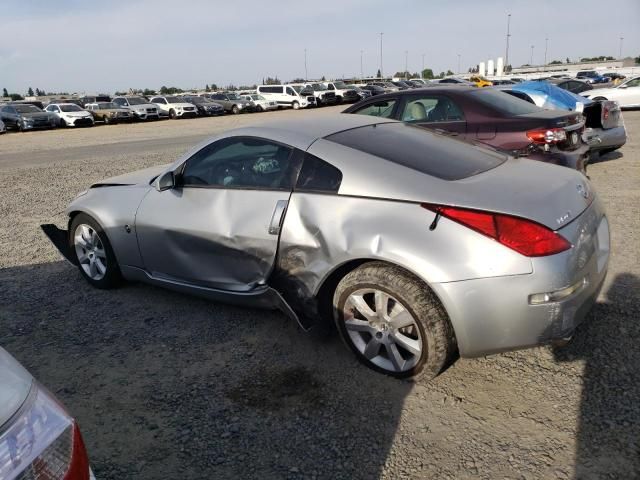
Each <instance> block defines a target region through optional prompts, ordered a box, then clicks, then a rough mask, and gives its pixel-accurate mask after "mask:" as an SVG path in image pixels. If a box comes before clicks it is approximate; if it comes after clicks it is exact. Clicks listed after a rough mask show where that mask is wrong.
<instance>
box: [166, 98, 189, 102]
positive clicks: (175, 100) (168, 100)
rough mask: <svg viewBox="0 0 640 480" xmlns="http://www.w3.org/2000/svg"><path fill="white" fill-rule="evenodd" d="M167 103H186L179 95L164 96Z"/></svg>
mask: <svg viewBox="0 0 640 480" xmlns="http://www.w3.org/2000/svg"><path fill="white" fill-rule="evenodd" d="M164 98H165V99H166V100H167V103H184V100H182V99H181V98H178V97H164Z"/></svg>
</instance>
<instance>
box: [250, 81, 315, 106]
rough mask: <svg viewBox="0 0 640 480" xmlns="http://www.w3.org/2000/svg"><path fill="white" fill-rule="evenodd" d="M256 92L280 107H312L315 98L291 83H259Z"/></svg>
mask: <svg viewBox="0 0 640 480" xmlns="http://www.w3.org/2000/svg"><path fill="white" fill-rule="evenodd" d="M257 90H258V93H259V94H260V95H262V96H264V97H265V98H266V99H267V100H275V101H276V102H278V105H279V106H280V107H291V108H293V109H294V110H297V109H299V108H307V107H313V106H315V104H316V99H315V97H314V96H313V93H310V94H309V95H303V94H302V89H301V88H299V87H294V86H292V85H259V86H258V88H257Z"/></svg>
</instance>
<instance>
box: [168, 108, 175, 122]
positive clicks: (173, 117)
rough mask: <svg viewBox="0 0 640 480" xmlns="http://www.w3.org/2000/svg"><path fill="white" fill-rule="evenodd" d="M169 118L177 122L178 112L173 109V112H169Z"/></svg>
mask: <svg viewBox="0 0 640 480" xmlns="http://www.w3.org/2000/svg"><path fill="white" fill-rule="evenodd" d="M169 118H170V119H171V120H175V119H176V111H175V110H174V109H173V108H172V109H171V110H169Z"/></svg>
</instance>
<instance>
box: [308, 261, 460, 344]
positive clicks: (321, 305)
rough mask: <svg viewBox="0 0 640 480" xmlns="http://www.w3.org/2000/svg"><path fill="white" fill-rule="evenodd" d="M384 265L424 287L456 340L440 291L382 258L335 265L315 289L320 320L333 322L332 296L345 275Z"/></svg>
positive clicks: (453, 327) (453, 324)
mask: <svg viewBox="0 0 640 480" xmlns="http://www.w3.org/2000/svg"><path fill="white" fill-rule="evenodd" d="M373 262H376V263H384V264H387V265H389V266H391V267H395V268H399V269H400V270H402V271H404V272H405V273H406V274H408V275H410V276H411V277H414V278H415V279H416V280H417V281H419V282H421V283H422V284H424V285H425V287H427V288H428V289H429V290H430V291H431V292H432V293H433V295H434V296H435V297H436V298H437V299H438V302H440V305H441V306H442V308H443V309H444V311H445V313H446V314H447V318H448V320H449V325H450V326H451V330H452V331H453V334H454V337H456V338H457V335H456V328H455V322H454V321H453V320H452V318H451V314H450V311H449V308H447V302H446V301H443V298H442V296H441V291H439V289H437V288H434V286H433V285H432V284H431V283H430V282H428V281H427V280H425V279H424V278H422V277H421V276H420V275H418V274H417V273H416V272H414V271H413V270H412V269H411V268H408V267H407V266H405V265H401V264H399V263H397V262H393V261H390V260H388V259H384V258H375V257H363V258H354V259H350V260H347V261H346V262H343V263H342V264H340V265H337V266H336V267H335V268H333V269H332V270H331V271H329V272H327V274H326V275H325V277H324V278H323V279H322V280H321V281H320V282H319V285H318V288H317V289H316V293H315V295H314V296H315V299H316V302H317V305H318V313H319V314H320V316H321V318H322V319H329V318H331V320H333V310H332V309H333V294H334V293H335V290H336V288H337V286H338V284H339V283H340V280H342V279H343V278H344V277H345V276H346V275H348V274H349V273H351V272H352V271H354V270H355V269H356V268H358V267H360V266H362V265H364V264H366V263H373Z"/></svg>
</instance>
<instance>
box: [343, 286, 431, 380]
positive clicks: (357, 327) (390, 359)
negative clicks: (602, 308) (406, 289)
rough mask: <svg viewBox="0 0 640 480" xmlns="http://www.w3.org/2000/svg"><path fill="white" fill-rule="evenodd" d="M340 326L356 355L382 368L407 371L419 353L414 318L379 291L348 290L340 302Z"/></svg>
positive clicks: (395, 300)
mask: <svg viewBox="0 0 640 480" xmlns="http://www.w3.org/2000/svg"><path fill="white" fill-rule="evenodd" d="M344 325H345V329H346V331H347V334H348V336H349V339H350V340H351V342H352V343H353V345H354V346H355V347H356V349H357V350H358V351H359V352H360V354H361V355H362V356H363V357H365V358H366V359H367V360H368V361H370V362H371V363H373V364H374V365H376V366H377V367H379V368H382V369H384V370H387V371H390V372H395V373H401V372H405V371H407V370H410V369H412V368H413V367H414V366H415V365H416V364H417V363H418V362H419V361H420V358H421V356H422V354H423V345H424V342H423V339H422V335H421V334H420V329H419V328H418V324H417V321H416V319H415V318H414V317H413V315H412V314H411V313H410V311H409V310H408V309H407V308H406V307H405V306H404V305H403V304H402V303H400V302H399V301H398V300H397V299H395V298H394V297H393V296H392V295H390V294H389V293H387V292H385V291H383V290H380V289H375V288H366V289H359V290H356V291H354V292H353V293H351V294H350V295H349V297H348V298H347V300H346V302H345V305H344Z"/></svg>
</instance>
